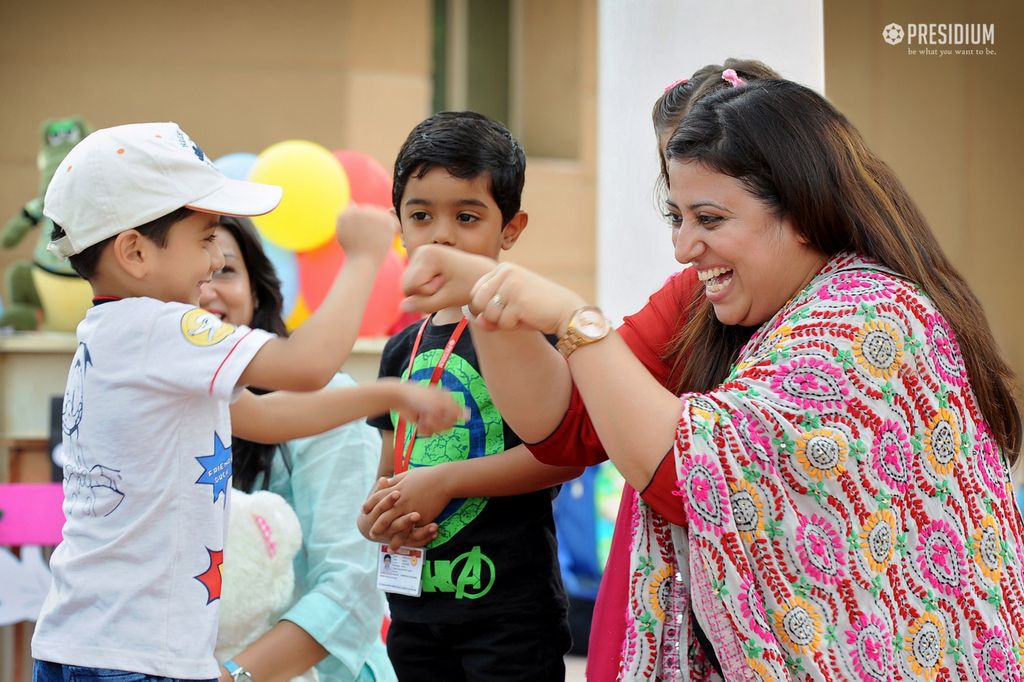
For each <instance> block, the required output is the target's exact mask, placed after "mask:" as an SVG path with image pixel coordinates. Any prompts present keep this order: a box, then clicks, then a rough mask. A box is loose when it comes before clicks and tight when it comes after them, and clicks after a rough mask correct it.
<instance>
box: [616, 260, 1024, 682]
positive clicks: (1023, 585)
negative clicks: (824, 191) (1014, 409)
mask: <svg viewBox="0 0 1024 682" xmlns="http://www.w3.org/2000/svg"><path fill="white" fill-rule="evenodd" d="M681 400H682V407H683V409H682V416H681V419H680V421H679V428H678V431H677V438H676V446H675V451H674V457H675V464H676V472H677V477H678V482H677V487H678V490H677V491H676V492H675V493H674V494H676V495H678V496H679V501H680V504H682V505H683V507H684V509H685V511H686V516H687V518H688V520H689V524H688V526H687V527H686V528H681V527H677V526H672V525H671V524H669V523H668V522H666V521H665V520H664V519H662V518H661V517H660V516H659V515H658V514H657V513H656V512H654V511H653V510H652V509H651V508H650V507H648V506H647V505H646V504H645V503H643V502H642V501H640V500H639V499H638V500H637V503H636V505H635V507H634V524H633V545H632V566H633V572H632V584H631V589H630V593H631V598H630V613H629V614H628V616H627V624H628V627H627V641H626V643H625V645H624V650H623V658H622V665H621V668H620V679H623V680H647V679H660V680H716V679H720V677H719V676H718V674H717V673H716V672H715V671H714V670H713V669H712V668H711V666H710V665H708V664H707V661H706V659H704V657H703V655H702V653H701V650H700V648H699V647H698V646H696V645H695V638H694V636H693V633H692V628H691V626H690V618H691V617H695V618H696V619H697V621H698V622H699V623H700V624H701V625H702V628H703V629H704V631H705V632H706V633H707V634H708V636H709V638H710V639H711V641H712V644H713V645H714V648H715V652H716V654H717V657H718V659H719V661H720V662H721V665H722V667H723V672H724V674H725V677H726V679H727V680H788V679H793V680H879V681H882V680H890V679H908V680H928V681H932V680H936V681H938V680H947V679H948V680H979V681H981V682H996V681H997V680H998V681H1003V680H1007V681H1013V682H1022V673H1021V670H1022V668H1024V577H1022V566H1024V555H1022V549H1021V548H1022V523H1021V520H1020V515H1019V512H1018V511H1017V508H1016V505H1015V502H1014V499H1013V495H1012V487H1011V484H1010V480H1009V476H1008V472H1007V470H1006V466H1005V464H1004V461H1003V458H1002V454H1001V452H1000V450H999V448H998V446H997V445H996V443H995V441H994V440H993V438H992V435H991V433H990V431H989V429H988V427H987V426H986V424H985V422H984V419H983V418H982V415H981V413H980V410H979V408H978V405H977V401H976V399H975V396H974V393H973V391H972V390H971V386H970V384H969V382H968V377H967V370H966V367H965V365H964V362H963V358H962V357H961V355H960V351H959V348H958V346H957V342H956V339H955V338H954V337H953V334H952V332H951V330H950V329H949V327H948V326H947V324H946V322H945V320H944V319H943V318H942V316H941V315H939V314H938V312H937V311H936V309H935V308H934V306H933V305H932V304H931V302H930V301H929V300H928V299H927V298H926V297H925V296H924V294H923V293H922V292H921V290H920V289H919V288H918V287H916V286H915V285H913V284H911V283H909V282H907V281H905V280H903V279H901V278H899V277H898V276H896V275H894V274H893V273H891V272H889V271H888V270H886V269H885V268H883V267H881V266H879V265H877V264H874V263H870V262H867V261H865V260H863V259H861V258H859V257H856V256H851V255H850V254H841V255H838V256H835V257H833V258H832V259H831V260H830V261H829V262H828V263H827V264H826V266H825V267H824V269H823V270H822V271H821V272H820V273H819V274H818V275H817V276H816V277H815V278H814V279H813V280H812V281H811V283H810V284H809V285H808V286H807V287H806V288H805V289H804V290H803V291H802V292H801V293H800V294H799V295H798V296H797V297H796V298H794V299H793V300H792V301H790V302H789V303H788V304H787V305H786V306H785V307H784V308H783V309H782V310H781V311H779V313H777V314H776V316H775V317H774V318H773V319H772V320H770V321H769V322H767V323H766V324H765V325H764V326H763V327H762V328H761V329H759V330H758V332H757V333H756V334H755V336H754V337H753V338H752V339H751V341H750V342H749V343H748V344H747V346H746V347H745V348H744V349H743V351H741V353H740V360H739V362H738V363H737V364H736V366H735V368H734V369H733V371H732V373H731V375H730V376H729V378H728V379H727V380H726V381H725V383H723V384H722V386H720V387H719V388H718V389H716V390H714V391H711V392H710V393H706V394H701V395H697V394H688V395H683V396H682V398H681Z"/></svg>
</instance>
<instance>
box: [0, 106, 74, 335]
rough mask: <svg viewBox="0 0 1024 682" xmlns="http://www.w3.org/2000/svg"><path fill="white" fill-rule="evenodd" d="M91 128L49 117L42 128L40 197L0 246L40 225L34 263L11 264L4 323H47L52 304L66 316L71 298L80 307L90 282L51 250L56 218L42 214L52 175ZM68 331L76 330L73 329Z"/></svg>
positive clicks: (7, 229)
mask: <svg viewBox="0 0 1024 682" xmlns="http://www.w3.org/2000/svg"><path fill="white" fill-rule="evenodd" d="M92 131H93V128H92V126H91V125H89V124H88V123H87V122H86V121H85V120H84V119H82V118H79V117H72V118H66V119H60V120H49V121H46V122H44V123H43V126H42V128H41V131H40V132H41V136H42V143H41V145H40V149H39V155H38V156H37V157H36V165H37V166H38V168H39V190H38V191H39V193H38V196H36V197H35V198H34V199H32V200H31V201H29V202H28V203H26V204H25V206H24V207H22V209H21V210H20V211H18V213H17V214H16V215H15V216H14V217H13V218H11V219H10V220H9V221H8V222H7V224H6V225H5V226H4V229H3V231H2V232H0V246H2V247H3V248H5V249H12V248H14V247H15V246H17V245H18V244H19V243H20V242H21V240H22V239H24V238H25V235H26V234H28V231H29V230H31V229H32V228H33V227H39V235H38V237H37V239H36V248H35V251H34V252H33V254H32V259H33V262H28V261H15V262H13V263H11V264H10V265H9V266H8V267H7V271H6V280H7V297H8V306H7V308H6V309H5V310H4V313H3V315H0V327H13V328H15V329H18V330H32V329H36V328H38V327H39V325H40V323H41V322H42V321H43V319H44V315H45V317H46V319H47V321H48V322H49V318H50V317H51V315H48V314H45V313H44V311H47V310H48V309H51V308H52V309H53V315H52V317H54V318H55V321H56V318H60V317H66V316H67V315H66V314H64V312H63V310H62V307H66V306H67V304H68V303H69V302H70V301H75V302H76V305H77V301H78V300H79V299H80V298H81V291H82V285H83V284H86V286H87V283H85V282H83V280H81V279H80V278H79V277H78V275H76V274H75V271H74V270H72V269H71V264H70V263H68V262H67V261H61V260H60V259H59V258H57V257H56V256H54V255H53V254H52V253H50V252H49V251H47V250H46V247H47V245H49V243H50V231H51V230H52V229H53V222H52V221H51V220H50V219H49V218H47V217H45V216H44V215H43V198H44V197H45V195H46V188H47V186H49V184H50V179H51V178H52V177H53V174H54V172H56V170H57V167H58V166H59V165H60V162H61V161H63V160H64V157H65V156H67V155H68V152H70V151H71V149H72V148H73V147H74V146H75V145H76V144H78V142H79V141H80V140H81V139H82V138H84V137H85V136H86V135H88V134H89V133H91V132H92ZM40 283H42V284H43V288H45V292H44V291H41V290H40V289H41V287H40V286H39V284H40ZM66 288H69V289H73V290H74V294H73V295H72V296H64V295H62V294H64V293H67V292H64V291H63V290H64V289H66ZM47 295H50V296H51V297H52V298H53V299H54V300H53V302H52V303H53V305H52V306H50V305H47V303H48V301H47V300H46V299H47ZM70 322H74V321H73V320H71V321H70ZM70 322H69V324H70ZM75 324H77V322H75ZM48 326H51V327H52V326H53V325H49V324H48ZM57 326H60V325H57ZM64 326H67V325H64ZM68 331H73V327H72V329H71V330H68Z"/></svg>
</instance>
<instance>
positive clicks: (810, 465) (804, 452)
mask: <svg viewBox="0 0 1024 682" xmlns="http://www.w3.org/2000/svg"><path fill="white" fill-rule="evenodd" d="M848 453H849V447H848V446H847V444H846V439H845V438H843V434H841V433H840V432H838V431H833V430H832V429H826V428H821V429H815V430H813V431H811V432H810V433H805V434H804V435H803V438H798V439H797V441H796V458H797V461H798V462H800V464H802V465H803V467H804V471H806V472H807V473H808V474H809V475H810V476H812V477H814V478H816V479H817V480H819V481H820V480H822V479H824V478H835V477H837V476H839V474H841V473H842V472H844V471H846V467H845V466H844V465H843V462H844V461H845V460H846V455H847V454H848Z"/></svg>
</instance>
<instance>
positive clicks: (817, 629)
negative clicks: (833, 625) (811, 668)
mask: <svg viewBox="0 0 1024 682" xmlns="http://www.w3.org/2000/svg"><path fill="white" fill-rule="evenodd" d="M774 627H775V632H777V633H778V636H779V641H781V642H782V643H783V644H784V645H786V646H788V647H789V648H790V649H791V650H792V651H793V653H802V654H806V655H810V654H812V653H813V652H814V651H815V650H816V649H817V648H818V646H819V645H820V644H821V632H822V625H821V616H819V615H818V612H817V611H816V610H815V609H814V606H812V605H811V603H810V602H808V601H807V600H806V599H803V598H801V597H793V599H791V600H790V602H789V603H788V604H783V605H782V608H780V609H779V610H778V611H776V612H775V623H774Z"/></svg>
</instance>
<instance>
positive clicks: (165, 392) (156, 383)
mask: <svg viewBox="0 0 1024 682" xmlns="http://www.w3.org/2000/svg"><path fill="white" fill-rule="evenodd" d="M272 336H273V335H272V334H269V333H267V332H264V331H261V330H258V329H248V328H247V327H234V326H232V325H230V324H227V323H222V322H221V321H220V319H218V318H217V317H216V316H214V315H212V314H210V313H208V312H206V311H205V310H202V309H200V308H194V307H191V306H188V305H185V304H182V303H165V302H162V301H158V300H155V299H151V298H128V299H123V300H119V301H112V302H108V303H103V304H101V305H98V306H95V307H94V308H92V309H90V310H89V312H88V314H87V315H86V317H85V320H84V321H83V322H82V323H81V324H80V325H79V326H78V351H77V352H76V353H75V357H74V360H73V361H72V364H71V371H70V373H69V374H68V385H67V390H66V392H65V394H64V409H63V430H64V435H63V449H64V456H65V461H66V463H65V466H64V515H65V517H66V519H67V521H66V523H65V524H64V541H63V542H62V543H61V544H60V545H58V546H57V548H56V549H55V550H54V553H53V558H52V559H51V560H50V568H51V569H52V570H53V585H52V587H51V588H50V593H49V595H48V596H47V598H46V602H45V603H44V604H43V609H42V613H41V614H40V616H39V620H38V622H37V624H36V629H35V635H34V636H33V638H32V656H33V657H34V658H36V659H39V660H43V661H51V662H53V663H63V664H68V665H78V666H86V667H92V668H112V669H116V670H128V671H132V672H139V673H146V674H150V675H159V676H165V677H176V678H184V679H209V678H213V677H217V676H218V675H219V668H218V666H217V663H216V661H215V659H214V656H213V648H214V644H215V642H216V638H217V619H218V615H219V608H218V607H219V603H220V602H219V598H220V576H221V563H222V561H223V550H224V537H225V529H226V527H227V509H228V508H229V505H228V499H227V498H228V491H229V490H230V489H231V415H230V412H229V403H230V402H233V401H234V400H236V399H237V398H238V396H239V394H240V389H236V388H235V384H236V382H237V381H238V378H239V376H240V375H241V374H242V371H243V370H244V369H245V367H246V366H247V365H248V364H249V361H250V360H251V359H252V357H253V356H254V355H255V354H256V352H257V351H258V350H259V349H260V348H261V347H262V346H263V344H264V343H266V342H267V340H268V339H270V338H271V337H272Z"/></svg>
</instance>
